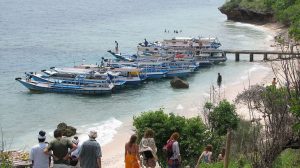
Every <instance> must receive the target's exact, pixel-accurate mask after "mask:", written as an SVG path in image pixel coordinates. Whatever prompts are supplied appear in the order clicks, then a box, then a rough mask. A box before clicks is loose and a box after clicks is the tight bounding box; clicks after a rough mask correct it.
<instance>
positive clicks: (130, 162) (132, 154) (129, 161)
mask: <svg viewBox="0 0 300 168" xmlns="http://www.w3.org/2000/svg"><path fill="white" fill-rule="evenodd" d="M136 141H137V136H136V135H132V136H131V137H130V140H129V142H127V143H126V144H125V168H140V164H139V162H140V159H139V146H138V145H137V143H136Z"/></svg>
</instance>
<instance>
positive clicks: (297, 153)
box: [273, 149, 300, 168]
mask: <svg viewBox="0 0 300 168" xmlns="http://www.w3.org/2000/svg"><path fill="white" fill-rule="evenodd" d="M273 167H274V168H282V167H292V168H300V150H295V149H287V150H285V151H283V152H282V153H281V154H280V156H279V157H278V158H277V159H276V161H275V162H274V166H273Z"/></svg>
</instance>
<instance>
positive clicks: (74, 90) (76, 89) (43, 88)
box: [16, 78, 114, 95]
mask: <svg viewBox="0 0 300 168" xmlns="http://www.w3.org/2000/svg"><path fill="white" fill-rule="evenodd" d="M16 80H17V81H18V82H20V83H21V84H22V85H24V86H25V87H26V88H28V89H29V90H31V91H39V92H53V93H71V94H87V95H105V94H111V93H112V89H113V88H114V84H112V83H105V84H103V83H91V84H87V83H84V82H80V81H77V83H72V82H70V83H60V82H54V83H53V82H37V81H35V80H31V79H22V78H16Z"/></svg>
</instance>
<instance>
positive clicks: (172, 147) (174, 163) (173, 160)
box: [163, 132, 181, 168]
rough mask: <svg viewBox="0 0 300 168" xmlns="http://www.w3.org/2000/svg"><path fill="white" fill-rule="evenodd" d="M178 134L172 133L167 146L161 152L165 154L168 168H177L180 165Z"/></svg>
mask: <svg viewBox="0 0 300 168" xmlns="http://www.w3.org/2000/svg"><path fill="white" fill-rule="evenodd" d="M178 139H179V133H178V132H174V133H173V134H172V135H171V137H170V139H169V140H168V141H167V144H166V145H165V146H164V148H163V150H164V151H165V153H166V154H167V163H168V168H179V167H180V163H181V156H180V150H179V143H178Z"/></svg>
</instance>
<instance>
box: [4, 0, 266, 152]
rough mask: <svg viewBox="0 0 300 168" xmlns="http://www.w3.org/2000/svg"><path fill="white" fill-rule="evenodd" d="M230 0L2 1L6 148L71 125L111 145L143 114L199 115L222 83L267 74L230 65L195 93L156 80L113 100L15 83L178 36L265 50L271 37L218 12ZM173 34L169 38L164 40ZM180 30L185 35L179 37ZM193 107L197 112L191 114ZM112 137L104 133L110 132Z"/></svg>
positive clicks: (200, 77)
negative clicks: (40, 90) (215, 86)
mask: <svg viewBox="0 0 300 168" xmlns="http://www.w3.org/2000/svg"><path fill="white" fill-rule="evenodd" d="M223 3H224V1H223V0H214V1H212V0H209V1H203V0H202V1H199V0H186V1H181V0H172V1H171V0H165V1H161V0H153V1H145V0H111V1H104V0H90V1H84V0H77V1H71V0H51V1H50V0H46V1H38V0H22V1H18V0H1V1H0V96H1V100H0V126H1V127H2V128H3V130H4V136H5V138H6V142H7V144H6V146H7V147H8V148H14V149H23V148H25V149H28V148H29V147H30V146H31V145H33V144H34V143H35V141H36V134H37V132H38V131H39V130H41V129H43V130H46V131H47V132H50V133H51V132H52V131H53V129H54V128H55V126H56V125H57V124H58V123H59V122H61V121H64V122H66V123H68V124H70V125H73V126H75V127H77V128H78V129H79V130H78V131H79V132H80V133H85V132H86V131H87V130H88V129H90V128H97V129H100V130H103V131H101V133H100V135H101V136H100V142H101V143H102V144H105V143H107V142H109V141H110V140H111V139H112V138H113V135H114V134H115V133H116V131H115V130H116V129H117V128H118V127H120V126H121V125H122V122H124V121H125V119H127V118H129V117H132V116H133V115H137V114H139V113H140V112H142V111H147V110H149V109H157V108H159V107H165V108H166V109H167V110H168V111H176V110H177V111H178V110H179V111H180V110H181V111H182V110H191V108H194V109H197V108H198V107H199V106H200V105H201V100H203V99H204V97H205V95H207V92H208V91H209V88H210V85H212V84H215V81H216V78H217V73H218V72H220V73H221V74H222V76H223V84H224V86H226V85H230V84H232V83H235V82H239V81H241V80H243V78H245V77H246V78H247V75H248V73H249V70H252V71H265V69H264V68H263V67H262V66H260V65H259V64H258V63H249V62H248V61H246V60H241V62H239V63H236V62H234V61H233V57H232V56H231V57H230V58H229V60H228V61H227V62H226V63H225V64H223V65H218V66H215V67H212V68H208V69H201V70H200V71H198V72H196V73H195V74H192V75H191V77H189V78H188V79H187V80H188V82H189V83H190V88H189V89H187V90H174V89H172V88H171V87H170V85H169V80H160V81H150V82H147V83H145V84H144V85H143V86H141V87H140V88H136V89H130V90H125V91H122V92H120V93H118V94H113V95H111V96H108V97H90V96H80V95H67V94H51V93H43V94H33V93H30V92H29V91H28V90H27V89H26V88H24V87H23V86H21V85H20V84H19V83H17V82H16V81H15V80H14V78H15V77H19V76H23V74H24V72H28V71H37V72H39V71H40V70H41V69H47V68H49V67H51V66H56V67H60V66H73V65H75V64H80V63H96V62H99V60H100V59H101V57H110V55H109V54H108V53H107V52H106V51H107V50H108V49H112V48H114V41H115V40H117V41H118V42H119V48H120V50H121V52H123V53H126V52H128V53H134V52H136V45H137V43H139V42H141V41H143V39H144V38H147V39H148V40H149V41H154V40H161V39H164V38H171V37H174V36H190V37H196V36H199V35H200V36H206V37H209V36H211V37H215V36H217V37H218V38H219V40H220V41H221V42H222V44H223V46H222V48H224V49H225V48H226V49H227V48H233V49H265V48H267V47H268V43H269V40H270V34H269V33H268V32H266V31H265V30H263V29H260V28H257V27H255V26H251V25H248V24H241V23H234V22H229V21H226V16H224V15H222V14H221V13H220V12H219V11H218V9H217V8H218V7H219V6H221V5H222V4H223ZM165 29H167V30H169V31H170V33H164V30H165ZM173 30H182V33H179V34H174V33H172V32H173ZM186 107H190V109H187V108H186ZM104 130H105V131H104Z"/></svg>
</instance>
